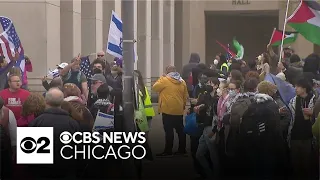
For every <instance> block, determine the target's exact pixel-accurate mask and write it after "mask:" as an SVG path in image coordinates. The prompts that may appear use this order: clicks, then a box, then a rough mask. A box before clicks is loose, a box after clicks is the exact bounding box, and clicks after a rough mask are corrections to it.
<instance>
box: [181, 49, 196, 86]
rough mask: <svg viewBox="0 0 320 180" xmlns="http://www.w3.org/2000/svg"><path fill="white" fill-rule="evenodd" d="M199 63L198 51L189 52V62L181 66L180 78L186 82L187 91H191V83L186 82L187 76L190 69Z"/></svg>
mask: <svg viewBox="0 0 320 180" xmlns="http://www.w3.org/2000/svg"><path fill="white" fill-rule="evenodd" d="M199 63H200V56H199V54H198V53H191V55H190V60H189V63H188V64H186V65H184V66H183V68H182V79H183V80H184V81H185V82H187V83H188V84H187V87H188V91H192V84H190V83H189V82H188V78H189V76H190V73H191V72H192V69H193V68H195V67H197V65H198V64H199Z"/></svg>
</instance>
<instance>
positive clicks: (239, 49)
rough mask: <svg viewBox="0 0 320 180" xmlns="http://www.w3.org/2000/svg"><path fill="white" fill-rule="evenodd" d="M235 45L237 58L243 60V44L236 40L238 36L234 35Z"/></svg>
mask: <svg viewBox="0 0 320 180" xmlns="http://www.w3.org/2000/svg"><path fill="white" fill-rule="evenodd" d="M232 42H233V46H234V48H236V50H237V56H236V59H237V60H241V59H242V58H243V55H244V48H243V46H242V45H241V44H240V43H239V42H238V41H237V40H236V38H235V37H234V38H233V41H232Z"/></svg>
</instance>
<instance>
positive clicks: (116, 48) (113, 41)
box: [107, 11, 138, 61]
mask: <svg viewBox="0 0 320 180" xmlns="http://www.w3.org/2000/svg"><path fill="white" fill-rule="evenodd" d="M122 25H123V24H122V20H121V19H120V17H119V16H118V15H117V14H116V12H114V11H112V14H111V20H110V27H109V35H108V43H107V53H108V54H110V55H112V56H114V57H116V58H119V59H122V47H123V39H122V38H123V35H122ZM133 54H134V60H135V61H136V60H138V55H137V53H136V50H135V49H133Z"/></svg>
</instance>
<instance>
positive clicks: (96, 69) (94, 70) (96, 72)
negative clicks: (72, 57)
mask: <svg viewBox="0 0 320 180" xmlns="http://www.w3.org/2000/svg"><path fill="white" fill-rule="evenodd" d="M101 73H102V70H101V69H98V68H95V69H93V74H101Z"/></svg>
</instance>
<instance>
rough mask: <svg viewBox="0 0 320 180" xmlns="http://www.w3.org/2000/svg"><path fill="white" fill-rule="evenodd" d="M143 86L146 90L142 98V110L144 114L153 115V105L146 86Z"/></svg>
mask: <svg viewBox="0 0 320 180" xmlns="http://www.w3.org/2000/svg"><path fill="white" fill-rule="evenodd" d="M144 88H145V91H146V98H145V99H144V111H145V113H146V116H150V117H153V116H155V113H154V109H153V106H152V103H151V98H150V96H149V92H148V89H147V88H146V87H144Z"/></svg>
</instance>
